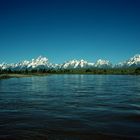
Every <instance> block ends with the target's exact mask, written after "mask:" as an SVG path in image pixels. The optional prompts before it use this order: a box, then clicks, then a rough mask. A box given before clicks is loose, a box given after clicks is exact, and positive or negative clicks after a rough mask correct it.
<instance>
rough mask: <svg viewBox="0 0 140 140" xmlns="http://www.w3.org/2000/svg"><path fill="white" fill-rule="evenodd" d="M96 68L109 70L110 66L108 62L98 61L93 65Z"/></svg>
mask: <svg viewBox="0 0 140 140" xmlns="http://www.w3.org/2000/svg"><path fill="white" fill-rule="evenodd" d="M94 66H95V67H97V68H111V67H112V64H111V63H110V62H109V61H108V60H102V59H99V60H97V61H96V62H95V64H94Z"/></svg>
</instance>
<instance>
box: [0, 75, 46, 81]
mask: <svg viewBox="0 0 140 140" xmlns="http://www.w3.org/2000/svg"><path fill="white" fill-rule="evenodd" d="M45 75H47V74H1V75H0V80H1V79H9V78H23V77H32V76H45Z"/></svg>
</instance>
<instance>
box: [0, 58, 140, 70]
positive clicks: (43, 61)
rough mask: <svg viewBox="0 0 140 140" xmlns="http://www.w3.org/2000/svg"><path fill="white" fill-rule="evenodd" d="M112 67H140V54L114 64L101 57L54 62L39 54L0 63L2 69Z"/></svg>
mask: <svg viewBox="0 0 140 140" xmlns="http://www.w3.org/2000/svg"><path fill="white" fill-rule="evenodd" d="M111 67H119V68H120V67H123V68H124V67H126V68H127V67H140V55H135V56H134V57H132V58H130V59H128V60H127V61H124V62H122V63H119V64H117V65H115V66H114V65H112V64H111V63H110V62H109V61H108V60H102V59H99V60H97V61H96V62H95V63H89V62H87V61H85V60H83V59H82V60H71V61H67V62H65V63H63V64H52V63H50V62H49V61H48V59H47V58H46V57H42V56H39V57H38V58H36V59H32V60H31V61H27V60H25V61H22V62H19V63H15V64H6V63H2V64H0V69H2V70H4V69H11V70H26V69H28V70H32V69H37V70H38V69H56V70H57V69H82V68H111Z"/></svg>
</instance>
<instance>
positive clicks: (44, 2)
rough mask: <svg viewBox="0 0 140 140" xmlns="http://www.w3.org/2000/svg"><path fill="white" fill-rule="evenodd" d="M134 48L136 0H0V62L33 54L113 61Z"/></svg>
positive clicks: (139, 23) (139, 44)
mask: <svg viewBox="0 0 140 140" xmlns="http://www.w3.org/2000/svg"><path fill="white" fill-rule="evenodd" d="M138 53H140V1H139V0H0V63H1V62H3V61H5V62H8V63H11V62H18V61H20V60H24V59H31V58H34V57H38V56H39V55H42V56H46V57H48V58H49V60H50V61H51V62H54V63H61V62H64V61H66V60H69V59H73V58H75V59H81V58H83V59H85V60H88V61H91V62H93V61H95V60H97V59H99V58H102V59H109V60H110V61H112V62H113V63H117V62H119V61H122V60H125V59H128V58H129V57H131V56H133V55H134V54H138Z"/></svg>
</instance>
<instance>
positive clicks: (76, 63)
mask: <svg viewBox="0 0 140 140" xmlns="http://www.w3.org/2000/svg"><path fill="white" fill-rule="evenodd" d="M93 66H94V63H88V62H87V61H85V60H83V59H82V60H71V61H68V62H65V63H63V64H62V65H61V67H60V68H61V69H79V68H90V67H93Z"/></svg>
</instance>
